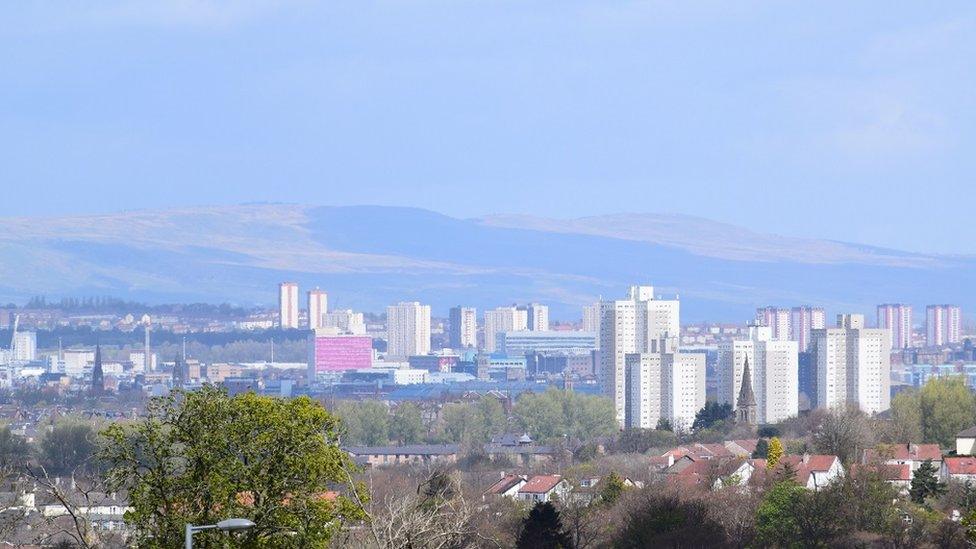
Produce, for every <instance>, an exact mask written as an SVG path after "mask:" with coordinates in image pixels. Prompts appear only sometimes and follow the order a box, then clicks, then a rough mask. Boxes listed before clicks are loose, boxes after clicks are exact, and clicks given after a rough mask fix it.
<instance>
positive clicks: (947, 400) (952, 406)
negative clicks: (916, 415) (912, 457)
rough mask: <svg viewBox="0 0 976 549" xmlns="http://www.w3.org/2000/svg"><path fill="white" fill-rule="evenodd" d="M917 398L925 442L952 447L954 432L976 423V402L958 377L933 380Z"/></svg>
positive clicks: (923, 388)
mask: <svg viewBox="0 0 976 549" xmlns="http://www.w3.org/2000/svg"><path fill="white" fill-rule="evenodd" d="M919 398H920V401H919V409H920V411H921V416H922V435H923V438H924V439H925V441H926V442H936V443H938V444H939V445H940V446H942V447H944V448H948V447H951V446H952V445H953V444H955V437H956V433H958V432H959V431H962V430H963V429H966V428H968V427H971V426H972V425H973V423H976V400H974V398H973V394H972V393H971V392H970V391H969V389H968V388H967V387H966V384H965V382H964V381H963V380H962V379H961V378H937V379H932V380H930V381H929V382H928V383H926V384H925V386H924V387H922V390H921V391H920V394H919Z"/></svg>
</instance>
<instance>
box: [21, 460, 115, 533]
mask: <svg viewBox="0 0 976 549" xmlns="http://www.w3.org/2000/svg"><path fill="white" fill-rule="evenodd" d="M27 475H28V477H29V478H30V479H31V480H32V481H33V482H34V484H35V486H36V490H35V495H40V496H42V497H43V498H44V499H48V500H51V501H54V502H56V504H57V505H58V506H60V507H61V508H62V509H63V512H61V513H56V514H50V515H47V516H44V521H45V522H46V523H47V525H48V527H49V528H47V529H45V530H46V531H45V532H44V533H43V534H42V535H41V539H39V540H38V541H43V542H51V541H56V540H58V539H65V538H67V539H69V540H70V541H71V542H73V543H74V544H75V545H77V546H79V547H82V548H84V549H95V548H105V547H123V546H124V545H125V539H124V536H123V535H121V534H115V533H112V532H105V531H101V530H99V529H98V528H96V527H95V525H94V521H93V514H94V509H95V508H96V507H98V506H102V505H105V504H106V503H108V502H110V501H115V500H114V498H113V497H111V496H110V495H109V494H108V493H107V492H106V491H105V485H104V482H103V481H102V479H101V477H100V476H99V475H97V474H96V473H93V472H90V471H88V470H86V469H79V470H77V471H75V472H73V473H72V474H71V476H70V477H68V478H67V479H65V480H64V481H62V479H61V478H58V477H52V476H51V475H49V474H48V472H47V470H46V469H45V468H44V466H43V465H40V464H35V465H28V466H27ZM65 517H66V518H67V520H64V519H65Z"/></svg>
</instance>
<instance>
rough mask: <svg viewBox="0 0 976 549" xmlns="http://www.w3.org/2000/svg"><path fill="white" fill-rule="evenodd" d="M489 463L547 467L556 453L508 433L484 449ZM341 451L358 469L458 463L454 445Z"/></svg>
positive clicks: (549, 448) (347, 448) (521, 436)
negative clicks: (360, 467)
mask: <svg viewBox="0 0 976 549" xmlns="http://www.w3.org/2000/svg"><path fill="white" fill-rule="evenodd" d="M483 448H484V452H485V454H486V455H487V456H488V458H489V459H492V460H504V461H505V462H507V463H511V464H512V465H515V466H519V467H533V466H536V465H540V464H544V463H548V462H550V461H552V460H553V459H554V458H555V457H556V456H558V454H559V451H560V450H559V449H557V448H554V447H552V446H547V445H544V444H537V443H536V442H535V441H534V440H533V439H532V437H531V436H529V435H528V434H527V433H523V434H521V435H519V434H513V433H508V434H504V435H499V436H496V437H493V438H492V439H491V442H489V443H487V444H485V445H484V447H483ZM344 450H345V451H346V452H347V453H348V454H349V455H350V456H351V457H352V458H353V460H354V461H356V463H357V464H359V465H361V466H369V467H384V466H391V465H424V466H428V465H451V464H453V463H456V462H457V460H458V454H459V452H460V446H458V445H457V444H410V445H404V446H347V447H345V448H344Z"/></svg>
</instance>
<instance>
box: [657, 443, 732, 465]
mask: <svg viewBox="0 0 976 549" xmlns="http://www.w3.org/2000/svg"><path fill="white" fill-rule="evenodd" d="M669 456H670V457H673V458H674V459H675V461H677V460H678V459H679V458H682V457H684V456H689V457H691V458H692V459H694V460H696V461H700V460H706V459H716V458H732V457H735V454H734V453H733V452H731V451H730V450H729V449H728V448H726V447H725V445H724V444H719V443H714V444H701V443H697V442H696V443H694V444H687V445H685V446H678V447H677V448H672V449H670V450H668V451H667V452H665V453H664V454H662V455H661V457H669Z"/></svg>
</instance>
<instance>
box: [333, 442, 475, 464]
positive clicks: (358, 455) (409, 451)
mask: <svg viewBox="0 0 976 549" xmlns="http://www.w3.org/2000/svg"><path fill="white" fill-rule="evenodd" d="M344 450H345V451H346V452H347V453H348V454H349V455H350V456H351V457H352V458H353V459H354V460H355V461H356V463H357V464H359V465H368V466H371V467H382V466H384V465H404V464H417V465H432V464H442V463H454V462H455V461H457V457H458V445H457V444H411V445H406V446H349V447H347V448H344Z"/></svg>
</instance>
